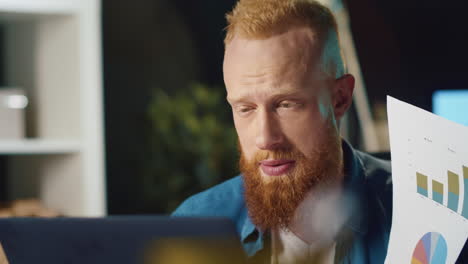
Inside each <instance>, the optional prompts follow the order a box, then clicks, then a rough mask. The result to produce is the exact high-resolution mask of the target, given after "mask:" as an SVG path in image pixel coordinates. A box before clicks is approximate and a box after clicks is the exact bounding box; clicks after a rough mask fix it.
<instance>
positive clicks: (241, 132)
mask: <svg viewBox="0 0 468 264" xmlns="http://www.w3.org/2000/svg"><path fill="white" fill-rule="evenodd" d="M234 126H235V128H236V132H237V137H238V139H239V144H240V147H241V148H242V151H243V153H244V155H245V157H246V158H247V159H248V160H249V159H251V157H253V155H254V154H255V151H256V150H255V149H254V148H253V147H254V146H255V144H254V143H255V135H254V134H253V133H251V132H250V130H251V129H250V127H249V125H248V123H247V122H246V121H245V120H238V119H236V118H235V117H234Z"/></svg>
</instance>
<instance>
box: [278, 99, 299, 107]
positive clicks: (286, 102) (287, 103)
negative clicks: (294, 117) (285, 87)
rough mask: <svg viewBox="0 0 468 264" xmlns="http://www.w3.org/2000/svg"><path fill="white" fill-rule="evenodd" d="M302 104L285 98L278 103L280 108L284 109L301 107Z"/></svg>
mask: <svg viewBox="0 0 468 264" xmlns="http://www.w3.org/2000/svg"><path fill="white" fill-rule="evenodd" d="M300 106H301V104H300V103H299V102H295V101H291V100H284V101H281V102H279V103H278V108H283V109H295V108H299V107H300Z"/></svg>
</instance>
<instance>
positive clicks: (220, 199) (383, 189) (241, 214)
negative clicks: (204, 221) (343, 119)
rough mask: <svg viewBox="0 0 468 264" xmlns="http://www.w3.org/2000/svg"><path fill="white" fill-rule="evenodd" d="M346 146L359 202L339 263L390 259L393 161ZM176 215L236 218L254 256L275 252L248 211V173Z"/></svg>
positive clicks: (342, 239) (340, 244) (350, 185)
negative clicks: (244, 182) (388, 253)
mask: <svg viewBox="0 0 468 264" xmlns="http://www.w3.org/2000/svg"><path fill="white" fill-rule="evenodd" d="M342 146H343V155H344V161H345V182H344V186H345V192H347V193H348V194H351V197H355V203H354V204H355V205H356V206H355V207H354V208H353V213H352V215H351V217H350V219H349V221H348V222H347V223H346V224H345V227H344V228H343V230H344V232H342V233H343V234H344V235H342V236H339V237H337V249H336V252H337V253H336V256H335V263H360V264H367V263H369V264H381V263H384V259H385V256H386V252H387V246H388V239H389V234H390V227H391V212H392V186H391V166H390V162H388V161H384V160H380V159H376V158H374V157H372V156H370V155H368V154H365V153H362V152H359V151H357V150H354V149H353V148H352V147H351V146H350V145H349V144H348V143H346V142H344V141H343V144H342ZM344 197H350V195H344ZM172 215H173V216H188V217H226V218H230V219H231V220H232V221H233V222H234V223H235V225H236V229H237V232H238V234H239V237H240V240H241V243H242V246H243V248H244V250H245V252H246V253H247V255H248V256H249V257H252V258H255V256H256V255H261V253H262V252H269V249H270V245H269V244H268V241H269V234H268V232H262V231H261V230H259V229H258V228H257V227H256V226H255V225H254V224H253V223H252V221H251V219H250V217H249V215H248V212H247V207H246V204H245V201H244V187H243V180H242V175H240V176H237V177H235V178H233V179H230V180H228V181H226V182H224V183H221V184H219V185H217V186H215V187H212V188H210V189H208V190H206V191H204V192H201V193H199V194H196V195H194V196H191V197H190V198H188V199H187V200H186V201H184V202H183V203H182V204H181V205H180V206H179V207H178V208H177V209H176V210H175V211H174V212H173V214H172ZM263 255H266V256H265V257H269V254H268V253H267V254H263Z"/></svg>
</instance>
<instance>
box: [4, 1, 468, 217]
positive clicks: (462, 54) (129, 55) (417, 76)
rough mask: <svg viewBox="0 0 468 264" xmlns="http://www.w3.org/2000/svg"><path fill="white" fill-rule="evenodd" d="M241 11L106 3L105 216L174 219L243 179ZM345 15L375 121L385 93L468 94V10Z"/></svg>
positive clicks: (388, 7) (365, 8) (356, 6)
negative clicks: (237, 18)
mask: <svg viewBox="0 0 468 264" xmlns="http://www.w3.org/2000/svg"><path fill="white" fill-rule="evenodd" d="M234 4H235V1H234V0H227V1H215V0H206V1H197V2H191V1H182V0H172V1H169V0H167V1H166V0H157V1H156V0H155V1H148V0H135V1H124V0H103V9H102V12H103V13H102V14H103V16H102V19H103V20H102V21H103V52H104V58H103V59H104V89H105V97H104V99H105V128H106V129H105V130H106V134H105V136H106V157H107V161H106V168H107V191H108V210H109V214H147V213H152V214H153V213H168V212H170V211H171V210H173V209H174V207H175V206H177V204H178V203H180V202H181V201H182V200H183V199H184V198H186V197H187V196H189V195H190V194H194V193H196V192H199V191H201V190H203V189H206V188H208V187H210V186H212V185H214V184H216V183H219V182H220V181H222V180H225V179H228V178H230V177H232V176H234V175H236V173H238V172H237V168H236V164H237V156H236V145H235V144H236V142H235V134H234V132H233V127H232V123H231V116H230V109H229V107H228V104H227V103H226V102H225V99H224V97H225V92H224V84H223V79H222V59H223V38H224V31H223V29H224V27H225V26H226V24H225V20H224V14H225V13H226V12H228V11H229V10H230V9H232V7H233V5H234ZM346 5H347V7H348V11H349V15H350V22H351V29H352V33H353V37H354V41H355V46H356V49H357V53H358V57H359V61H360V64H361V69H362V72H363V78H364V81H365V84H366V87H367V94H368V97H369V103H370V105H371V107H372V113H373V118H374V120H376V121H380V120H383V122H385V118H386V117H385V96H386V95H387V94H389V95H392V96H394V97H397V98H398V99H401V100H404V101H407V102H409V103H411V104H414V105H416V106H419V107H422V108H424V109H426V110H431V109H432V101H431V98H432V93H433V92H434V91H435V90H441V89H468V66H467V63H466V61H467V59H468V51H467V48H466V47H468V27H467V26H468V20H467V19H466V14H465V12H466V10H467V7H468V4H467V3H466V1H461V0H457V1H450V3H444V2H441V1H435V0H428V1H424V2H415V1H403V0H395V1H383V0H359V1H347V2H346ZM0 77H1V76H0ZM379 136H381V137H384V136H385V135H379ZM354 143H355V145H356V147H357V148H362V146H361V145H360V142H359V140H358V139H357V140H356V142H354ZM382 150H385V149H382ZM0 169H1V167H0Z"/></svg>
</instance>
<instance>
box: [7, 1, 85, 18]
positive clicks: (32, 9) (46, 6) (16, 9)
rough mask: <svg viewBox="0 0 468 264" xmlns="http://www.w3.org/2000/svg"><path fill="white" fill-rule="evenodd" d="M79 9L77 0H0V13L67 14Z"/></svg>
mask: <svg viewBox="0 0 468 264" xmlns="http://www.w3.org/2000/svg"><path fill="white" fill-rule="evenodd" d="M79 9H80V4H79V0H0V13H5V14H21V15H23V14H24V15H68V14H73V13H76V12H77V11H78V10H79Z"/></svg>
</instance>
